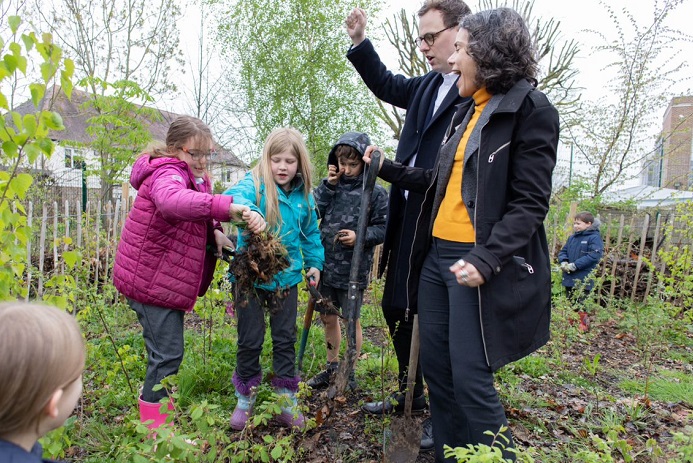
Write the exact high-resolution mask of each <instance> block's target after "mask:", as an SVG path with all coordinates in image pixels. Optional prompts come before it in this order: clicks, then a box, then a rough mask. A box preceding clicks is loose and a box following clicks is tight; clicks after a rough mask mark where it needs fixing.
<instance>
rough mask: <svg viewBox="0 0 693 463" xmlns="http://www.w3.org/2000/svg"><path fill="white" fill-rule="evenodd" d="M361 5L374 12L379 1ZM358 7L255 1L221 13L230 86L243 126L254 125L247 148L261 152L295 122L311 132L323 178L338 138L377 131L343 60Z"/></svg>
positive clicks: (341, 1) (315, 0)
mask: <svg viewBox="0 0 693 463" xmlns="http://www.w3.org/2000/svg"><path fill="white" fill-rule="evenodd" d="M363 6H364V7H365V8H369V9H371V10H375V9H376V7H375V5H374V4H373V1H369V2H368V4H367V5H366V4H365V3H364V4H363ZM352 7H353V2H350V1H348V0H335V1H333V2H330V3H329V5H327V4H325V2H324V1H322V0H287V1H283V2H276V1H275V0H250V1H244V2H237V3H235V4H234V5H232V6H231V7H230V9H229V10H228V11H226V12H224V13H222V14H223V16H222V17H223V20H222V24H221V27H220V29H219V37H218V38H219V41H220V45H221V47H222V50H223V51H224V54H225V56H226V60H227V62H229V63H232V64H230V65H229V66H228V67H227V68H226V69H225V71H226V72H228V74H229V81H228V86H229V87H231V88H234V89H237V91H238V98H237V99H236V101H235V102H234V103H235V104H237V105H238V108H235V111H236V112H235V114H236V117H237V120H238V121H239V125H245V123H246V122H250V125H251V126H252V133H247V135H248V136H249V139H250V140H252V144H251V146H250V147H248V148H249V149H252V150H253V154H254V155H255V157H257V154H258V153H259V147H260V146H261V144H262V141H263V140H264V138H265V137H266V136H267V134H268V133H269V132H270V131H271V130H272V129H274V128H275V127H279V126H286V125H291V126H294V127H295V128H297V129H298V130H300V131H301V132H302V133H303V134H304V135H305V137H306V141H307V144H308V149H309V150H310V152H311V155H312V157H313V163H314V165H315V167H316V172H317V173H318V174H319V175H323V174H324V173H325V172H326V166H325V160H326V157H327V154H328V152H329V150H330V148H331V146H332V144H333V143H334V142H335V141H336V140H337V138H338V137H339V135H341V134H342V133H343V132H346V131H349V130H361V131H365V132H369V133H370V134H371V136H374V135H376V134H375V131H376V129H377V121H376V117H375V116H374V113H375V110H376V107H375V103H374V101H373V99H372V98H371V97H370V95H369V94H368V92H367V90H366V88H365V87H363V86H362V85H360V83H359V81H358V79H357V78H356V76H355V74H354V71H353V69H352V68H351V65H350V64H349V63H348V61H347V60H346V58H345V53H346V50H347V48H348V36H347V34H346V32H345V30H344V18H345V12H348V11H349V10H350V9H351V8H352ZM232 109H234V108H232ZM248 132H251V131H248ZM374 139H375V140H377V137H374ZM240 154H241V155H243V153H242V152H241V153H240ZM246 159H247V157H246Z"/></svg>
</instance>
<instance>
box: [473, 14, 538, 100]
mask: <svg viewBox="0 0 693 463" xmlns="http://www.w3.org/2000/svg"><path fill="white" fill-rule="evenodd" d="M460 27H461V28H462V29H464V30H466V31H467V33H468V34H469V43H468V44H467V53H468V54H469V56H471V57H472V59H473V60H474V63H475V64H476V67H477V71H476V79H475V80H476V82H475V84H476V85H477V86H479V87H480V88H481V87H486V90H488V92H489V93H490V94H492V95H495V94H498V93H507V92H508V91H509V90H510V89H511V88H512V87H513V85H515V84H516V83H517V82H518V81H520V80H522V79H527V80H529V81H530V82H531V83H532V84H533V85H534V86H536V85H537V79H536V76H537V72H538V69H539V66H538V64H537V60H536V58H535V50H534V44H533V42H532V37H531V36H530V35H529V30H528V29H527V26H526V24H525V21H524V20H523V19H522V16H520V14H519V13H518V12H516V11H515V10H513V9H511V8H497V9H495V10H486V11H480V12H479V13H475V14H470V15H468V16H465V17H464V18H462V20H461V22H460Z"/></svg>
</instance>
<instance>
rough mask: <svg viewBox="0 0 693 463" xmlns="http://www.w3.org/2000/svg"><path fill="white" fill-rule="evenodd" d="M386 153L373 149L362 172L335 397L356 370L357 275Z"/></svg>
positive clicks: (330, 392)
mask: <svg viewBox="0 0 693 463" xmlns="http://www.w3.org/2000/svg"><path fill="white" fill-rule="evenodd" d="M382 155H383V153H382V152H380V151H379V150H375V151H373V153H371V163H370V165H366V166H364V175H363V194H362V195H361V208H360V209H359V211H360V212H359V214H360V215H359V220H358V222H357V224H356V242H355V243H354V253H353V256H352V259H351V268H350V270H349V289H348V291H347V309H348V310H347V313H348V314H349V318H348V319H347V340H348V347H347V355H346V359H345V361H344V362H340V364H339V369H338V370H337V374H336V375H335V381H334V384H331V385H330V388H329V389H328V391H327V397H328V399H330V400H331V399H334V398H335V397H337V396H340V395H343V394H344V390H345V389H346V385H347V382H348V380H349V375H350V374H351V372H352V371H353V370H354V361H355V360H356V319H355V318H354V313H355V312H356V310H355V309H356V304H357V294H358V286H359V283H358V276H359V268H360V266H361V260H363V248H364V245H365V241H366V228H368V218H369V216H370V207H371V196H372V194H373V188H374V187H375V180H376V178H377V177H378V169H379V167H380V158H381V156H382Z"/></svg>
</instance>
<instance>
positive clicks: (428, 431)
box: [420, 416, 433, 452]
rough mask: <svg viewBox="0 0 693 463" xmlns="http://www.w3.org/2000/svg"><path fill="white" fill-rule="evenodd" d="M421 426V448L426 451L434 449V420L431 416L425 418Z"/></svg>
mask: <svg viewBox="0 0 693 463" xmlns="http://www.w3.org/2000/svg"><path fill="white" fill-rule="evenodd" d="M421 428H422V432H421V447H420V448H421V450H423V451H425V452H426V451H429V450H433V421H432V420H431V417H430V416H429V417H428V418H426V419H425V420H423V423H421Z"/></svg>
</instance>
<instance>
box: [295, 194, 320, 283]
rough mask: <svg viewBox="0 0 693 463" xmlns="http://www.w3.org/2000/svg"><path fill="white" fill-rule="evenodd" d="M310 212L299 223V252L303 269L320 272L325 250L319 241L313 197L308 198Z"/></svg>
mask: <svg viewBox="0 0 693 463" xmlns="http://www.w3.org/2000/svg"><path fill="white" fill-rule="evenodd" d="M308 201H309V207H310V211H309V213H308V214H306V217H305V218H304V220H303V221H302V222H303V223H301V252H302V253H303V266H304V268H306V269H307V268H310V267H315V268H317V269H318V270H320V271H321V272H322V268H323V264H324V263H325V250H324V249H323V247H322V242H321V241H320V229H319V228H318V214H317V211H316V207H315V201H314V200H313V195H309V197H308Z"/></svg>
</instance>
